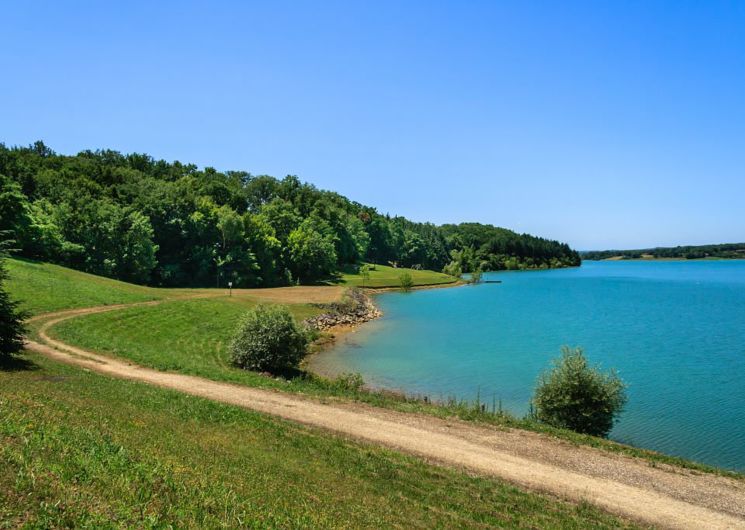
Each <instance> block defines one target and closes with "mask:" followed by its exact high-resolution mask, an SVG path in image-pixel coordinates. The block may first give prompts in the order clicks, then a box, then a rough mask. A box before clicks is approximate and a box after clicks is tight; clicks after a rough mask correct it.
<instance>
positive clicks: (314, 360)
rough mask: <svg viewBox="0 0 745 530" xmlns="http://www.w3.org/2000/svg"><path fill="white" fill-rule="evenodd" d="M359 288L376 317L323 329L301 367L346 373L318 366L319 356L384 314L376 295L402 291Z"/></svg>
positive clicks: (440, 285) (432, 286)
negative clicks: (375, 299) (377, 302)
mask: <svg viewBox="0 0 745 530" xmlns="http://www.w3.org/2000/svg"><path fill="white" fill-rule="evenodd" d="M466 285H468V282H465V281H463V280H455V281H454V282H451V283H436V284H430V285H417V286H415V287H412V288H411V291H424V290H429V289H444V288H452V287H463V286H466ZM358 289H360V291H362V293H363V294H364V296H365V298H366V299H367V301H368V302H369V303H370V304H371V305H372V306H373V307H374V308H375V311H376V314H375V317H374V318H371V319H366V320H360V321H358V322H352V323H344V324H335V325H333V326H331V327H329V328H327V329H325V330H322V331H321V336H320V337H319V338H318V339H316V340H315V341H313V343H312V344H311V351H310V353H308V355H307V356H306V357H305V359H303V362H302V364H301V367H302V368H303V369H305V370H307V371H308V372H310V373H312V374H313V375H317V376H319V377H324V378H327V379H333V378H335V377H338V376H339V375H340V374H342V373H344V372H343V371H331V370H327V369H322V368H320V367H319V366H318V358H319V356H321V355H323V354H325V353H328V352H329V351H330V350H332V349H333V348H334V347H336V346H338V344H339V342H340V340H343V339H344V338H345V337H348V336H349V335H351V334H352V333H356V332H357V330H359V329H360V328H361V327H362V326H363V325H365V324H367V323H368V322H372V321H373V320H377V319H379V318H380V317H382V316H383V312H382V311H381V310H380V308H379V307H378V306H377V304H375V301H374V299H373V297H374V296H375V295H377V294H382V293H388V292H393V291H401V288H400V287H358ZM365 385H366V386H368V384H367V383H365Z"/></svg>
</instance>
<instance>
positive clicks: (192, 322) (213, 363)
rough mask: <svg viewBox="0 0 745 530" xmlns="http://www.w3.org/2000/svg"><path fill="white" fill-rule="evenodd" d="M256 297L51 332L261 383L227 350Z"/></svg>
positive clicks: (176, 304) (138, 311)
mask: <svg viewBox="0 0 745 530" xmlns="http://www.w3.org/2000/svg"><path fill="white" fill-rule="evenodd" d="M256 303H257V302H256V301H255V300H253V299H250V298H244V297H238V296H233V297H230V298H228V297H222V298H216V299H194V300H171V301H166V302H164V303H162V304H160V305H157V306H139V307H131V308H127V309H122V310H120V311H115V312H113V313H99V314H96V315H90V316H89V317H86V318H76V319H72V320H68V321H65V322H62V323H60V324H58V325H57V326H55V327H54V328H53V329H52V331H51V332H50V333H51V334H53V335H54V336H55V337H58V338H60V339H62V340H63V341H65V342H68V343H70V344H78V345H81V346H83V347H85V348H88V349H91V350H95V351H99V352H104V353H110V354H114V355H118V356H121V357H126V358H128V359H132V360H133V361H135V362H137V363H139V364H142V365H145V366H150V367H153V368H157V369H160V370H173V371H179V372H183V373H189V374H193V375H199V376H202V377H207V378H210V379H217V380H221V381H232V382H237V383H244V384H250V385H258V384H261V383H262V382H263V381H266V380H267V378H266V377H264V376H261V375H259V374H256V373H253V372H247V371H245V370H240V369H238V368H234V367H233V366H231V365H230V363H229V361H228V355H229V354H228V351H227V346H228V344H229V342H230V339H231V336H232V335H233V333H234V331H235V328H236V324H237V322H238V320H239V319H240V316H241V315H242V314H243V313H245V312H246V310H248V309H249V308H251V307H253V306H255V305H256ZM289 307H290V310H291V311H292V312H293V314H294V315H295V317H296V318H298V319H303V318H307V317H309V316H312V315H314V314H317V313H318V312H320V309H317V308H314V307H311V306H308V305H305V304H292V305H290V306H289ZM145 329H147V330H148V333H143V330H145ZM270 380H271V381H274V380H273V379H270Z"/></svg>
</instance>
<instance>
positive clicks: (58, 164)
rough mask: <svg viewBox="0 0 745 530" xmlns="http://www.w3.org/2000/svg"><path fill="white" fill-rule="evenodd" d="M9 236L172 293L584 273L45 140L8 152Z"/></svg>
mask: <svg viewBox="0 0 745 530" xmlns="http://www.w3.org/2000/svg"><path fill="white" fill-rule="evenodd" d="M301 227H302V228H301ZM0 229H5V230H11V231H12V232H13V234H14V238H15V239H16V241H17V244H16V248H18V252H19V253H20V254H21V255H23V256H27V257H30V258H37V259H46V260H49V261H54V262H57V263H61V264H64V265H67V266H71V267H75V268H78V269H82V270H86V271H89V272H93V273H96V274H104V275H107V276H111V277H115V278H121V279H125V280H129V281H137V282H141V283H149V284H154V285H164V286H214V285H220V284H223V283H224V282H225V281H228V280H230V281H233V282H234V284H235V285H240V286H259V285H283V284H287V283H290V282H291V281H293V277H294V278H295V279H297V278H298V277H299V278H301V279H302V281H315V280H317V279H319V278H320V277H322V276H323V275H324V274H329V273H332V272H334V271H335V270H337V269H339V268H341V267H342V266H345V265H347V264H356V263H361V262H364V261H368V262H373V263H383V264H386V263H393V264H400V265H402V266H407V267H422V268H426V269H436V270H440V269H443V268H444V267H446V266H448V267H449V270H452V271H456V270H457V269H458V268H460V270H462V271H463V272H468V271H472V270H475V269H477V268H481V269H483V270H487V269H502V268H514V269H521V268H546V267H565V266H572V265H577V264H579V256H578V255H577V253H576V252H574V251H573V250H571V249H570V248H569V247H568V246H567V245H564V244H561V243H558V242H556V241H549V240H545V239H541V238H536V237H533V236H530V235H526V234H523V235H520V234H516V233H514V232H512V231H510V230H506V229H503V228H498V227H494V226H490V225H482V224H478V223H464V224H460V225H444V226H435V225H433V224H431V223H415V222H412V221H409V220H408V219H405V218H403V217H390V216H388V215H382V214H380V213H379V212H377V211H376V210H375V209H374V208H371V207H369V206H364V205H361V204H358V203H355V202H352V201H350V200H349V199H347V198H346V197H343V196H341V195H339V194H338V193H334V192H330V191H324V190H319V189H317V188H316V187H315V186H313V185H311V184H307V183H303V182H301V181H300V179H298V178H297V177H296V176H294V175H290V176H287V177H285V178H283V179H281V180H277V179H275V178H273V177H270V176H266V175H261V176H253V175H251V174H249V173H247V172H245V171H226V172H220V171H217V170H216V169H214V168H211V167H207V168H204V169H201V170H200V169H199V168H197V166H195V165H193V164H183V163H181V162H179V161H174V162H165V161H163V160H155V159H153V158H152V157H150V156H148V155H146V154H142V153H132V154H128V155H123V154H121V153H118V152H116V151H111V150H100V151H83V152H80V153H78V154H77V155H74V156H64V155H59V154H57V153H54V152H53V151H52V150H51V149H49V148H48V147H47V146H46V145H44V144H43V143H42V142H37V143H35V144H34V145H32V146H29V147H14V148H8V147H6V146H5V145H3V144H0ZM292 234H294V236H293V237H292V241H291V235H292ZM454 253H455V254H454ZM689 254H690V255H691V256H693V255H694V254H695V252H693V251H691V252H689ZM695 255H698V254H695ZM454 256H455V257H454ZM316 258H318V259H317V260H316Z"/></svg>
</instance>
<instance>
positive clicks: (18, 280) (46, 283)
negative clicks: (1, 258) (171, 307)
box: [5, 259, 174, 315]
mask: <svg viewBox="0 0 745 530" xmlns="http://www.w3.org/2000/svg"><path fill="white" fill-rule="evenodd" d="M5 264H6V267H7V269H8V273H9V277H8V281H7V288H8V292H10V293H11V295H12V296H13V298H14V299H16V300H19V301H20V302H21V308H22V309H24V310H26V311H28V312H29V313H31V314H32V315H36V314H39V313H48V312H50V311H58V310H61V309H72V308H78V307H92V306H99V305H113V304H126V303H134V302H146V301H148V300H158V299H160V298H163V297H164V296H169V295H173V294H174V293H173V292H170V293H169V292H168V291H167V290H164V289H153V288H151V287H143V286H141V285H133V284H131V283H125V282H120V281H117V280H111V279H109V278H103V277H101V276H95V275H93V274H87V273H85V272H79V271H75V270H72V269H68V268H65V267H60V266H59V265H52V264H50V263H39V262H33V261H25V260H19V259H8V260H6V262H5Z"/></svg>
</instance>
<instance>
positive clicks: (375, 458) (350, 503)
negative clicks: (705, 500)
mask: <svg viewBox="0 0 745 530" xmlns="http://www.w3.org/2000/svg"><path fill="white" fill-rule="evenodd" d="M31 359H32V360H33V361H34V362H35V363H36V365H35V366H34V368H33V369H26V370H20V371H5V372H3V371H0V528H16V527H21V526H25V527H30V528H60V527H66V528H120V527H140V528H167V527H177V528H220V527H222V528H236V527H246V528H277V527H283V528H382V527H405V528H417V527H418V528H436V527H449V528H456V527H457V528H464V527H470V528H485V527H507V528H557V529H558V528H622V527H625V526H628V523H625V522H624V521H621V520H619V519H616V518H614V517H612V516H609V515H607V514H605V513H603V512H601V511H599V510H597V509H595V508H593V507H591V506H589V505H584V504H583V505H579V506H577V505H572V504H569V503H564V502H561V501H557V500H555V499H552V498H549V497H545V496H542V495H538V494H529V493H524V492H521V491H520V490H518V489H516V488H514V487H512V486H509V485H507V484H504V483H502V482H499V481H496V480H489V479H482V478H474V477H471V476H468V475H466V474H464V473H461V472H457V471H453V470H448V469H443V468H438V467H435V466H431V465H427V464H425V463H423V462H422V461H420V460H418V459H415V458H410V457H406V456H403V455H400V454H397V453H395V452H393V451H388V450H384V449H378V448H373V447H370V446H366V445H362V444H359V443H355V442H352V441H349V440H345V439H343V438H339V437H335V436H330V435H327V434H324V433H321V432H318V431H314V430H311V429H308V428H304V427H302V426H298V425H295V424H291V423H288V422H284V421H281V420H275V419H272V418H269V417H266V416H263V415H260V414H256V413H252V412H249V411H246V410H242V409H239V408H236V407H231V406H227V405H221V404H217V403H213V402H210V401H207V400H203V399H199V398H194V397H190V396H186V395H183V394H180V393H177V392H172V391H167V390H162V389H158V388H155V387H151V386H147V385H143V384H139V383H134V382H128V381H122V380H116V379H109V378H106V377H103V376H99V375H96V374H93V373H90V372H86V371H83V370H79V369H75V368H70V367H66V366H63V365H59V364H56V363H52V362H51V361H47V360H45V359H43V358H39V357H35V356H32V357H31Z"/></svg>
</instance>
